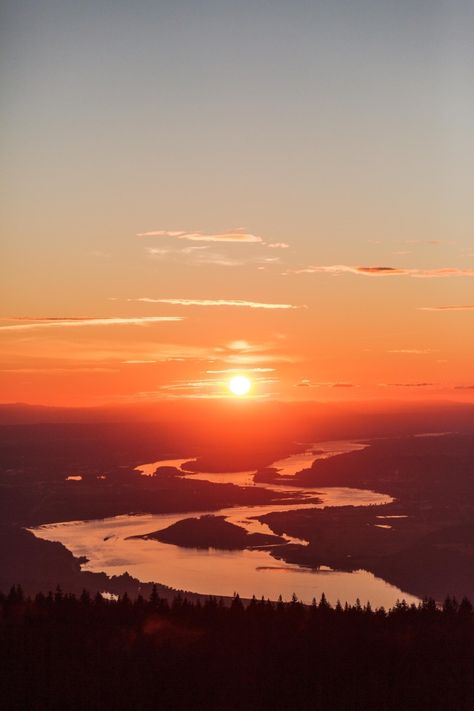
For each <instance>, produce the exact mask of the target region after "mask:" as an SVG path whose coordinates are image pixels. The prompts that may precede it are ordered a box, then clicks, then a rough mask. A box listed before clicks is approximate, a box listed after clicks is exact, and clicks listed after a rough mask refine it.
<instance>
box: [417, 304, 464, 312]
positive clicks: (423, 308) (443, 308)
mask: <svg viewBox="0 0 474 711" xmlns="http://www.w3.org/2000/svg"><path fill="white" fill-rule="evenodd" d="M418 311H474V304H453V305H451V306H419V307H418Z"/></svg>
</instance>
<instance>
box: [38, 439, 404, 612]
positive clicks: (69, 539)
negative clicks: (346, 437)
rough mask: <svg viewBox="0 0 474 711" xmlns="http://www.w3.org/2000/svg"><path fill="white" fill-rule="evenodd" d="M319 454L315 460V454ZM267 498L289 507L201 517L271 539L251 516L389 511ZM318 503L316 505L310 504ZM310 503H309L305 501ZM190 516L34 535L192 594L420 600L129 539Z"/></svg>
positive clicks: (242, 476) (324, 491) (273, 564)
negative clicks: (330, 509)
mask: <svg viewBox="0 0 474 711" xmlns="http://www.w3.org/2000/svg"><path fill="white" fill-rule="evenodd" d="M365 446H366V445H361V444H357V443H351V442H324V443H317V444H312V445H309V446H308V447H307V449H306V450H305V451H304V452H302V453H300V454H295V455H291V456H290V457H287V458H286V459H282V460H279V461H277V462H275V463H274V464H273V466H274V467H276V468H278V469H279V471H280V473H281V474H284V475H286V476H292V475H294V474H295V473H296V472H297V471H300V470H301V469H303V468H305V467H308V466H310V465H311V463H312V462H313V461H315V459H320V458H327V457H329V456H337V455H338V454H341V453H342V452H349V451H355V450H356V449H361V448H363V447H365ZM314 450H318V452H319V453H318V454H315V453H314ZM187 461H189V458H188V459H180V460H162V461H159V462H152V463H149V464H144V465H141V466H139V467H137V469H138V470H139V471H141V472H142V473H143V474H144V475H148V476H149V475H152V474H153V472H154V471H155V469H156V468H157V467H158V466H176V467H178V468H181V467H182V466H183V465H184V464H185V462H187ZM252 474H253V472H237V473H226V474H216V473H212V474H211V473H206V472H199V473H189V472H188V473H187V472H183V476H187V477H190V478H191V477H193V478H198V479H205V480H207V481H218V482H222V481H226V482H232V483H234V484H240V485H243V484H246V485H249V484H252V485H253V481H252V479H251V475H252ZM255 486H262V487H264V488H266V489H268V490H274V491H278V492H282V491H288V495H289V499H290V500H289V502H288V503H282V502H281V501H277V502H275V503H272V504H266V505H263V506H262V505H257V506H236V507H232V508H226V509H221V510H219V511H209V512H202V511H200V512H199V515H203V514H204V513H210V514H213V515H217V516H224V517H225V518H226V519H227V521H229V522H231V523H234V524H236V525H239V526H241V527H243V528H245V529H246V530H247V531H248V532H249V533H273V531H271V529H270V528H269V527H268V526H267V525H266V524H264V523H260V522H259V521H257V520H256V519H255V517H256V516H262V515H263V514H266V513H270V512H275V511H291V510H296V509H308V508H321V507H324V506H341V505H354V506H370V505H381V504H386V503H390V502H391V501H392V498H391V497H390V496H387V495H386V494H380V493H377V492H374V491H368V490H361V489H350V488H347V487H324V488H320V489H318V490H317V491H316V490H313V489H305V488H303V487H298V486H290V485H287V483H285V484H284V485H270V484H256V485H255ZM315 497H318V498H320V499H321V500H322V501H321V502H320V503H314V498H315ZM308 499H313V501H308ZM192 515H198V514H193V512H189V513H187V514H183V513H180V514H142V515H124V516H115V517H112V518H107V519H101V520H95V521H73V522H65V523H57V524H48V525H45V526H40V527H38V528H36V529H32V530H33V533H34V534H35V535H36V536H37V537H39V538H44V539H46V540H50V541H60V542H61V543H62V544H63V545H65V546H66V548H68V549H69V550H70V551H71V552H72V553H73V554H74V555H75V556H85V557H86V558H87V559H88V562H87V563H86V564H85V565H83V566H82V568H83V570H89V571H93V572H105V573H107V574H108V575H121V574H122V573H125V572H128V573H129V574H130V575H132V576H133V577H136V578H138V579H139V580H141V581H143V582H152V581H155V582H160V583H163V584H165V585H168V586H170V587H172V588H176V589H180V590H189V591H192V592H198V593H202V594H209V595H211V594H212V595H233V594H234V593H235V592H238V593H239V594H240V595H241V597H251V596H252V595H254V594H255V595H256V596H257V597H261V596H262V595H263V596H264V597H266V598H267V597H268V598H270V599H273V600H275V599H277V598H278V596H279V595H280V594H281V595H282V596H283V598H284V599H290V597H291V595H292V594H293V593H296V595H297V596H298V597H299V598H300V599H301V600H303V601H304V602H311V600H312V598H313V597H317V598H318V597H320V595H321V593H322V592H324V593H325V594H326V596H327V598H328V600H329V601H330V602H332V603H335V602H336V601H337V600H340V601H341V602H342V603H344V602H346V601H347V602H349V603H353V602H355V600H356V598H360V600H361V601H362V602H365V601H367V600H370V602H371V604H372V605H374V606H379V605H384V606H385V607H390V606H392V605H393V604H394V603H395V602H396V600H397V599H401V598H405V599H406V600H407V602H417V598H415V597H413V596H412V595H408V594H407V593H404V592H402V591H401V590H399V589H398V588H396V587H395V586H393V585H390V584H388V583H387V582H385V581H384V580H382V579H380V578H376V577H375V576H374V575H372V573H369V572H367V571H365V570H358V571H356V572H352V573H346V572H340V571H333V570H331V569H330V568H328V567H327V566H321V568H319V569H309V568H302V567H299V566H295V565H288V564H286V563H284V562H281V561H278V560H276V559H275V558H274V557H272V556H271V555H270V552H269V551H268V550H255V549H253V550H244V551H224V550H216V549H209V550H200V549H190V548H181V547H179V546H175V545H172V544H166V543H161V542H159V541H156V540H144V539H139V538H138V539H131V540H130V539H129V538H130V537H131V536H140V535H144V534H147V533H151V532H153V531H157V530H160V529H163V528H166V527H168V526H170V525H172V524H174V523H176V522H177V521H180V520H182V519H183V518H189V517H190V516H192ZM285 539H286V540H287V542H289V543H294V544H298V545H307V541H304V540H300V539H297V538H293V537H291V536H288V535H285Z"/></svg>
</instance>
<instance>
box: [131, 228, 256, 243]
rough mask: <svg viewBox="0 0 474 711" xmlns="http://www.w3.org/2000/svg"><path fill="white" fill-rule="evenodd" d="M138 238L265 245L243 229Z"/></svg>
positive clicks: (170, 232) (160, 233)
mask: <svg viewBox="0 0 474 711" xmlns="http://www.w3.org/2000/svg"><path fill="white" fill-rule="evenodd" d="M137 237H168V238H170V237H171V238H174V239H183V240H189V241H191V242H245V243H263V239H262V238H261V237H259V236H258V235H254V234H252V233H251V232H246V231H245V230H243V229H240V228H239V229H234V230H226V231H225V232H202V231H195V232H191V231H187V230H151V231H149V232H139V233H138V234H137Z"/></svg>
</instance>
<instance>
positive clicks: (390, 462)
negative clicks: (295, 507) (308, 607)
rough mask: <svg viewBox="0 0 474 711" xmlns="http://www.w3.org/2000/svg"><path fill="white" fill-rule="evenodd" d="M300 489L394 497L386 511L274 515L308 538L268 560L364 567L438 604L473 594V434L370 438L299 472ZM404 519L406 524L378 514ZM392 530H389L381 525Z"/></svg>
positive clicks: (283, 527) (277, 526) (269, 518)
mask: <svg viewBox="0 0 474 711" xmlns="http://www.w3.org/2000/svg"><path fill="white" fill-rule="evenodd" d="M295 481H297V482H298V483H299V484H300V485H302V486H314V487H322V486H352V487H358V488H367V489H372V490H376V491H381V492H386V493H389V494H392V495H393V496H395V497H397V498H396V501H395V502H394V503H392V504H389V505H387V506H383V507H380V506H377V507H352V506H346V507H340V508H327V509H311V510H300V511H286V512H282V513H271V514H267V515H266V516H264V517H262V520H263V521H265V523H267V524H268V525H269V526H270V527H271V529H272V530H273V531H275V533H278V534H280V535H282V534H284V533H286V534H288V535H291V536H295V537H298V538H304V539H305V540H308V541H309V546H308V547H306V548H304V547H300V546H293V545H291V546H290V545H289V546H285V547H284V548H279V549H278V551H275V552H274V553H273V555H275V556H278V557H279V558H283V559H284V560H285V561H287V562H289V563H298V564H300V565H307V566H310V567H317V566H319V565H329V566H330V567H333V568H337V569H339V570H357V569H360V568H363V569H366V570H369V571H371V572H373V573H374V574H375V575H377V576H379V577H381V578H383V579H384V580H387V581H388V582H391V583H393V584H394V585H397V586H398V587H400V588H401V589H402V590H406V591H409V592H411V593H412V594H415V595H418V596H419V597H423V596H425V595H430V596H433V597H435V598H436V599H438V600H440V599H443V597H444V596H445V595H446V593H447V591H449V593H450V594H454V595H458V596H462V595H467V596H471V597H472V596H474V437H473V436H468V435H446V436H443V437H410V438H403V439H398V438H397V439H394V440H382V441H374V442H372V443H371V446H370V447H369V448H367V449H365V450H362V451H359V452H351V453H349V454H343V455H340V456H338V457H334V458H333V459H328V460H320V461H317V462H315V463H314V464H313V466H312V467H311V468H310V469H306V470H304V471H303V472H300V473H299V474H297V475H296V477H295ZM379 516H406V518H387V519H382V518H378V517H379ZM381 526H391V528H381Z"/></svg>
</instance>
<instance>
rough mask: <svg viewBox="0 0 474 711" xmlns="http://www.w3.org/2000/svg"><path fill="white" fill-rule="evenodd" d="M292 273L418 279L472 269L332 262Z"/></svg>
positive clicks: (460, 274) (467, 274) (462, 274)
mask: <svg viewBox="0 0 474 711" xmlns="http://www.w3.org/2000/svg"><path fill="white" fill-rule="evenodd" d="M288 273H292V274H333V275H334V276H338V275H340V274H357V275H362V276H372V277H390V276H409V277H415V278H418V279H442V278H448V277H472V276H474V269H461V268H459V267H438V268H436V269H414V268H405V267H383V266H374V267H372V266H369V267H362V266H359V267H358V266H350V265H347V264H332V265H330V266H309V267H304V268H303V269H295V270H294V271H292V272H288Z"/></svg>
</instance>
